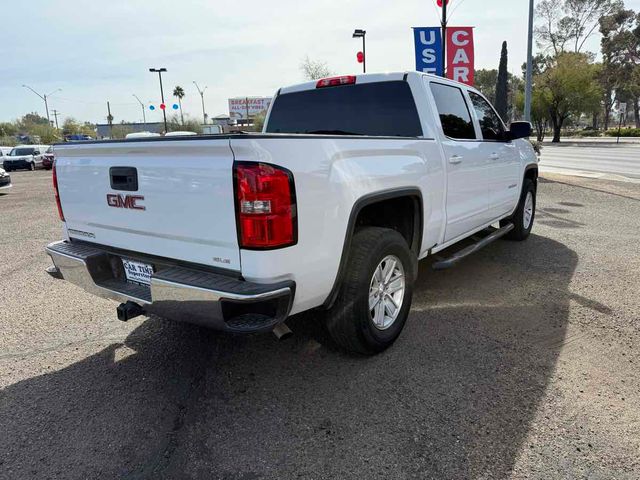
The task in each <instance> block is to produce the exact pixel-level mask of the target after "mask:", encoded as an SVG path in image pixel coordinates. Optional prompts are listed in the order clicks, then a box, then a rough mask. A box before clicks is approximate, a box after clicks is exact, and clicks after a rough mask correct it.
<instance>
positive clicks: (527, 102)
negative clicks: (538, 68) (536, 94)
mask: <svg viewBox="0 0 640 480" xmlns="http://www.w3.org/2000/svg"><path fill="white" fill-rule="evenodd" d="M532 70H533V0H529V38H528V41H527V73H526V77H525V93H524V119H525V120H526V121H527V122H530V121H531V96H532V93H533V71H532Z"/></svg>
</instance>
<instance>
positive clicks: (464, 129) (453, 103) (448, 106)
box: [431, 83, 476, 140]
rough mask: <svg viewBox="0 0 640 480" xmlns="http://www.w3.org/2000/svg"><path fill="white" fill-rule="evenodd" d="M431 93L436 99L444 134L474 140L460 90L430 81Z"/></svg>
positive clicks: (468, 115) (467, 109) (469, 116)
mask: <svg viewBox="0 0 640 480" xmlns="http://www.w3.org/2000/svg"><path fill="white" fill-rule="evenodd" d="M431 93H433V97H434V98H435V101H436V107H437V108H438V114H439V115H440V123H442V130H443V131H444V134H445V135H446V136H447V137H449V138H453V139H458V140H476V132H475V129H474V128H473V122H472V121H471V114H470V113H469V108H468V107H467V102H466V101H465V99H464V96H463V94H462V90H460V89H459V88H458V87H452V86H449V85H443V84H441V83H432V84H431Z"/></svg>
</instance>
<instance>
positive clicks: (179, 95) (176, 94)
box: [173, 85, 184, 125]
mask: <svg viewBox="0 0 640 480" xmlns="http://www.w3.org/2000/svg"><path fill="white" fill-rule="evenodd" d="M173 96H174V97H176V98H177V99H178V103H179V104H180V119H181V120H182V125H184V115H182V99H183V98H184V89H183V88H182V87H181V86H180V85H177V86H176V88H174V89H173Z"/></svg>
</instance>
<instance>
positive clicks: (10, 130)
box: [0, 122, 18, 137]
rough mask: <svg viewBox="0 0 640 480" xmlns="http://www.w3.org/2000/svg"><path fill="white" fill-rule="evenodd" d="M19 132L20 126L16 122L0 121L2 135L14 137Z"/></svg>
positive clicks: (0, 134)
mask: <svg viewBox="0 0 640 480" xmlns="http://www.w3.org/2000/svg"><path fill="white" fill-rule="evenodd" d="M16 133H18V128H17V127H16V124H15V123H12V122H2V123H0V137H12V136H14V135H15V134H16Z"/></svg>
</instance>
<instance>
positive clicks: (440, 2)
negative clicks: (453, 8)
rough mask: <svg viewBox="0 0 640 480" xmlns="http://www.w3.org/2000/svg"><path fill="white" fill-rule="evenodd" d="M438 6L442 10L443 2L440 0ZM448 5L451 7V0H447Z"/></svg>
mask: <svg viewBox="0 0 640 480" xmlns="http://www.w3.org/2000/svg"><path fill="white" fill-rule="evenodd" d="M437 3H438V6H439V7H440V8H442V0H438V2H437ZM447 5H449V0H447Z"/></svg>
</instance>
